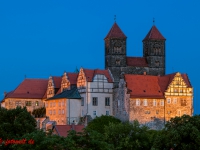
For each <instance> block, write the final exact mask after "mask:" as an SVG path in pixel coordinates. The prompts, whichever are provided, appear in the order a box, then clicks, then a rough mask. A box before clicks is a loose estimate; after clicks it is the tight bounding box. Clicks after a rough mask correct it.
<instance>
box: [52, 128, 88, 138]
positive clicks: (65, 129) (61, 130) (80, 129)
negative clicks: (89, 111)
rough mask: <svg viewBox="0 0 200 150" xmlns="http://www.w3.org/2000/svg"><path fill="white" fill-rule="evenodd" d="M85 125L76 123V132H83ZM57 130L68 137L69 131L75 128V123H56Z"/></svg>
mask: <svg viewBox="0 0 200 150" xmlns="http://www.w3.org/2000/svg"><path fill="white" fill-rule="evenodd" d="M84 127H85V126H84V125H74V130H75V131H76V132H83V128H84ZM54 129H55V131H56V133H57V134H58V135H59V136H63V137H67V135H68V131H70V130H72V129H73V125H55V128H54Z"/></svg>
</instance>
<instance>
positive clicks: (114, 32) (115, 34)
mask: <svg viewBox="0 0 200 150" xmlns="http://www.w3.org/2000/svg"><path fill="white" fill-rule="evenodd" d="M107 38H126V35H125V34H124V33H123V32H122V30H121V29H120V28H119V26H118V25H117V23H116V22H115V23H114V24H113V26H112V28H111V29H110V31H109V32H108V34H107V36H106V37H105V39H107Z"/></svg>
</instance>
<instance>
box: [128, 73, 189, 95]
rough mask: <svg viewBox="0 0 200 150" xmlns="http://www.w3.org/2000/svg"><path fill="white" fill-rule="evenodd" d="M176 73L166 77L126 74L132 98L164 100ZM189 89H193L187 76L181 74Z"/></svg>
mask: <svg viewBox="0 0 200 150" xmlns="http://www.w3.org/2000/svg"><path fill="white" fill-rule="evenodd" d="M175 75H176V73H173V74H168V75H165V76H151V75H132V74H125V81H126V83H127V88H128V89H129V90H131V92H130V97H131V98H137V97H138V98H139V97H141V98H163V97H164V92H165V91H166V90H167V88H168V86H169V85H170V83H171V82H172V80H173V79H174V77H175ZM181 76H182V78H183V80H184V81H185V83H186V84H187V86H188V87H192V86H191V84H190V81H189V79H188V76H187V74H181Z"/></svg>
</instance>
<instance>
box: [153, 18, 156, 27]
mask: <svg viewBox="0 0 200 150" xmlns="http://www.w3.org/2000/svg"><path fill="white" fill-rule="evenodd" d="M155 22H156V21H155V18H153V26H154V25H155Z"/></svg>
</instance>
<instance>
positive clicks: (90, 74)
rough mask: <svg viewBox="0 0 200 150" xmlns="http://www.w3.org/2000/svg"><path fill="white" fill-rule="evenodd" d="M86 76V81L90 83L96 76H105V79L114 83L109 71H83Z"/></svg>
mask: <svg viewBox="0 0 200 150" xmlns="http://www.w3.org/2000/svg"><path fill="white" fill-rule="evenodd" d="M83 71H84V73H85V76H86V80H87V81H88V82H92V81H93V78H94V76H95V75H96V74H102V75H105V77H106V78H107V80H108V82H113V80H112V77H111V76H110V73H109V71H108V70H99V69H95V70H90V69H83Z"/></svg>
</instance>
